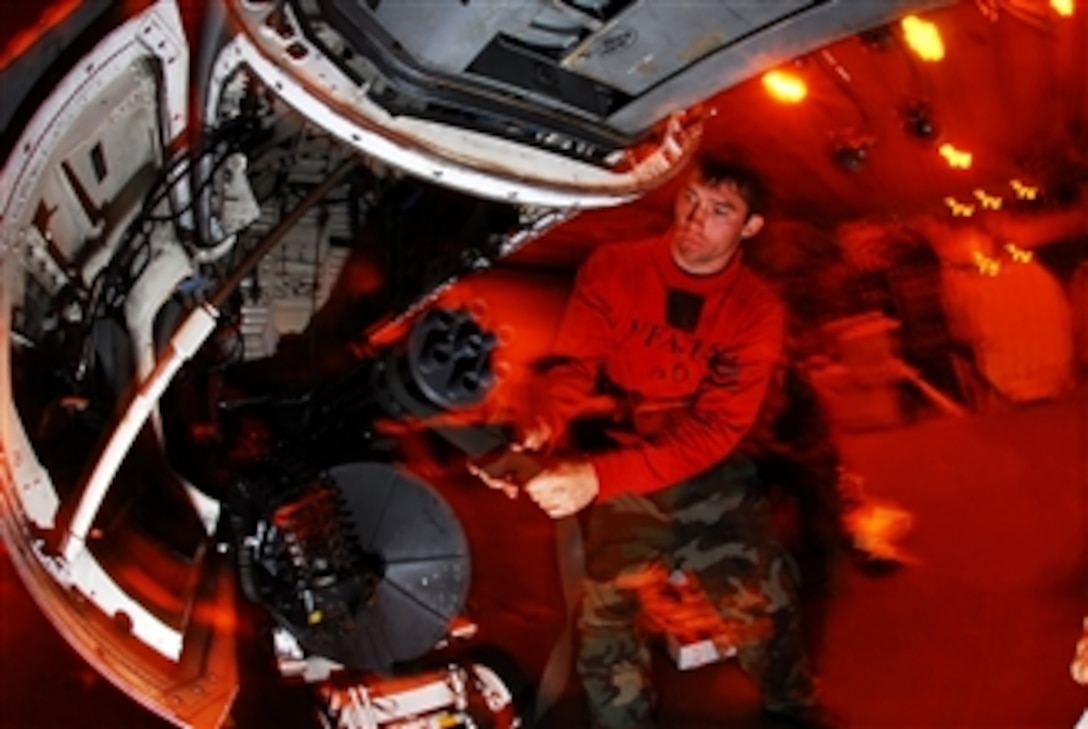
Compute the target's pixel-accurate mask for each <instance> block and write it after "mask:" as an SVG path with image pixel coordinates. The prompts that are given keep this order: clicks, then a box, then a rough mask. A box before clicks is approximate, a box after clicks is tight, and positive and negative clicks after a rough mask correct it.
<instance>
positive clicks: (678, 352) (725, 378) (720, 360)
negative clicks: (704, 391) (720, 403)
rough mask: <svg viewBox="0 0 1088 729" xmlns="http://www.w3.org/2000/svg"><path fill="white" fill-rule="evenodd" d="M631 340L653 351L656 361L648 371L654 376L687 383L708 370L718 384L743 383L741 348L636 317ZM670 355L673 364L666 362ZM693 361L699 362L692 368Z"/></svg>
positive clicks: (651, 376)
mask: <svg viewBox="0 0 1088 729" xmlns="http://www.w3.org/2000/svg"><path fill="white" fill-rule="evenodd" d="M630 333H631V339H632V340H633V341H635V342H638V343H639V344H640V345H641V346H643V347H645V349H646V350H648V353H652V354H653V356H652V357H649V359H650V360H652V362H653V364H652V365H651V367H650V368H649V369H647V370H644V371H645V372H646V373H647V374H648V376H649V377H650V379H652V380H657V381H670V382H673V383H683V382H689V381H692V380H698V379H699V378H700V377H702V376H703V375H702V372H704V371H705V372H706V377H707V378H708V380H709V383H710V384H711V385H712V386H715V387H725V388H729V389H733V388H736V387H737V386H738V384H739V382H740V358H739V356H738V354H737V350H736V349H733V348H723V347H721V346H720V345H718V344H709V345H708V343H707V342H705V341H703V340H702V339H700V338H698V337H694V336H691V335H689V334H684V333H683V332H677V331H676V330H674V329H672V328H671V327H668V326H665V325H662V324H659V323H655V322H646V321H638V320H633V321H632V322H631V330H630ZM662 357H664V358H666V359H667V360H668V361H669V362H671V364H666V362H663V361H662ZM692 363H699V364H698V365H696V366H695V367H692V366H691V364H692ZM704 367H705V370H704Z"/></svg>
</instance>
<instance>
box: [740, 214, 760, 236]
mask: <svg viewBox="0 0 1088 729" xmlns="http://www.w3.org/2000/svg"><path fill="white" fill-rule="evenodd" d="M761 230H763V216H762V215H749V216H748V219H747V220H745V221H744V226H743V227H742V228H741V229H740V237H741V238H751V237H752V236H753V235H755V234H756V233H758V232H759V231H761Z"/></svg>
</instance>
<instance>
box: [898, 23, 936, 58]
mask: <svg viewBox="0 0 1088 729" xmlns="http://www.w3.org/2000/svg"><path fill="white" fill-rule="evenodd" d="M900 26H901V27H902V28H903V35H904V37H905V38H906V41H907V45H908V46H910V48H911V50H912V51H914V52H915V53H916V54H917V55H918V57H919V58H921V59H922V60H923V61H939V60H941V59H942V58H944V41H943V40H942V39H941V31H940V30H938V29H937V26H936V25H934V24H933V23H931V22H929V21H928V20H922V19H921V18H919V17H918V16H917V15H908V16H907V17H905V18H903V20H902V21H900Z"/></svg>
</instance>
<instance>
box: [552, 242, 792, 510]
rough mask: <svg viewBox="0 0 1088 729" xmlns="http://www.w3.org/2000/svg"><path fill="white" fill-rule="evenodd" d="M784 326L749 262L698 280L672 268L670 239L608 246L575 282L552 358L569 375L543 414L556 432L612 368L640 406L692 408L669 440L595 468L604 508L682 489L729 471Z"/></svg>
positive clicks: (555, 387)
mask: <svg viewBox="0 0 1088 729" xmlns="http://www.w3.org/2000/svg"><path fill="white" fill-rule="evenodd" d="M670 292H671V293H670ZM670 306H671V308H672V310H673V313H672V314H671V315H669V314H667V311H668V310H669V308H670ZM783 326H784V313H783V309H782V307H781V305H780V304H779V302H778V300H777V299H776V297H775V296H774V294H772V293H771V291H770V289H769V288H768V287H767V286H766V285H765V284H764V283H763V282H761V281H760V280H759V279H758V278H756V276H755V275H754V274H753V273H752V272H751V271H749V270H748V269H747V268H746V267H744V266H743V264H742V263H741V261H740V257H739V255H738V256H736V257H735V258H734V259H733V260H732V261H731V262H730V263H729V265H728V266H726V268H725V269H724V270H722V271H721V272H719V273H716V274H712V275H708V276H696V275H692V274H688V273H686V272H684V271H683V270H682V269H680V268H679V267H678V266H677V265H676V264H675V263H674V262H673V259H672V255H671V253H670V250H669V240H668V237H667V235H666V236H659V237H656V238H651V239H647V240H643V241H638V242H633V243H621V244H610V245H605V246H602V247H600V248H599V249H597V250H596V251H594V253H593V254H592V255H591V256H590V257H589V259H587V261H586V262H585V263H584V264H583V265H582V267H581V269H580V270H579V272H578V275H577V277H576V279H575V284H574V290H573V292H572V294H571V297H570V299H569V302H568V304H567V309H566V311H565V313H564V315H563V319H562V321H561V324H560V327H559V331H558V334H557V338H556V343H555V348H554V352H555V354H556V355H557V356H558V357H559V358H564V359H565V360H566V364H564V365H562V366H560V367H558V368H556V369H555V370H553V371H552V373H551V375H550V377H549V380H548V386H547V398H546V407H545V410H546V412H547V413H548V418H549V419H550V420H551V421H552V423H553V426H556V425H561V424H563V423H566V422H568V421H569V419H570V418H571V417H572V416H573V415H574V414H576V413H577V412H578V411H579V409H580V406H581V403H582V401H584V399H585V398H586V396H587V395H588V394H589V393H591V392H592V390H593V388H594V386H595V384H596V383H597V380H598V373H599V372H600V371H601V370H602V369H603V372H604V374H606V375H607V377H608V378H609V379H610V380H611V381H612V382H614V383H615V384H617V385H619V386H620V387H621V388H622V389H623V390H624V391H626V392H628V393H631V394H632V395H633V396H634V397H635V398H636V399H637V400H638V401H639V402H641V403H644V404H647V405H649V406H652V405H653V404H654V403H663V402H676V401H684V402H686V405H685V406H684V407H683V408H682V409H681V410H680V411H679V412H677V413H675V414H674V416H673V417H670V418H669V427H667V428H664V429H663V430H661V432H659V433H656V434H654V435H649V436H646V437H644V438H642V439H639V440H638V441H637V442H635V443H634V444H632V445H627V446H625V447H622V448H620V449H618V450H614V451H609V452H607V453H604V454H600V455H595V456H592V457H591V459H590V462H591V463H592V465H593V467H594V469H595V470H596V472H597V477H598V479H599V481H600V488H601V490H600V498H602V499H607V498H609V497H611V496H615V495H618V494H621V493H624V492H631V493H650V492H653V491H657V490H658V489H662V488H665V487H668V486H672V485H674V484H676V483H679V482H680V481H682V480H684V479H687V478H690V477H692V476H695V475H696V474H699V473H701V472H703V471H705V470H706V469H708V468H710V467H711V466H713V465H714V464H716V463H718V462H720V461H722V460H723V459H724V458H725V457H726V456H727V455H728V454H729V453H730V452H731V451H732V450H733V449H734V448H735V447H736V445H737V443H738V442H739V441H740V440H741V438H742V436H743V435H744V433H745V432H746V431H747V430H748V429H749V427H751V425H752V423H753V422H754V421H755V419H756V416H757V415H758V412H759V408H760V404H761V402H762V400H763V396H764V393H765V391H766V388H767V384H768V382H769V380H770V378H771V375H772V373H773V371H774V368H775V365H776V363H777V361H778V358H779V356H780V354H781V350H782V339H783Z"/></svg>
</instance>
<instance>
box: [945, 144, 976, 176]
mask: <svg viewBox="0 0 1088 729" xmlns="http://www.w3.org/2000/svg"><path fill="white" fill-rule="evenodd" d="M937 152H938V153H940V155H941V156H942V157H944V161H945V162H947V163H948V166H949V167H951V168H952V169H955V170H966V169H970V167H971V163H972V162H973V161H974V158H973V157H972V155H971V153H970V152H965V151H963V150H962V149H956V148H955V147H954V146H952V145H951V144H949V143H947V142H945V143H944V144H942V145H941V146H940V147H938V148H937Z"/></svg>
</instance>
